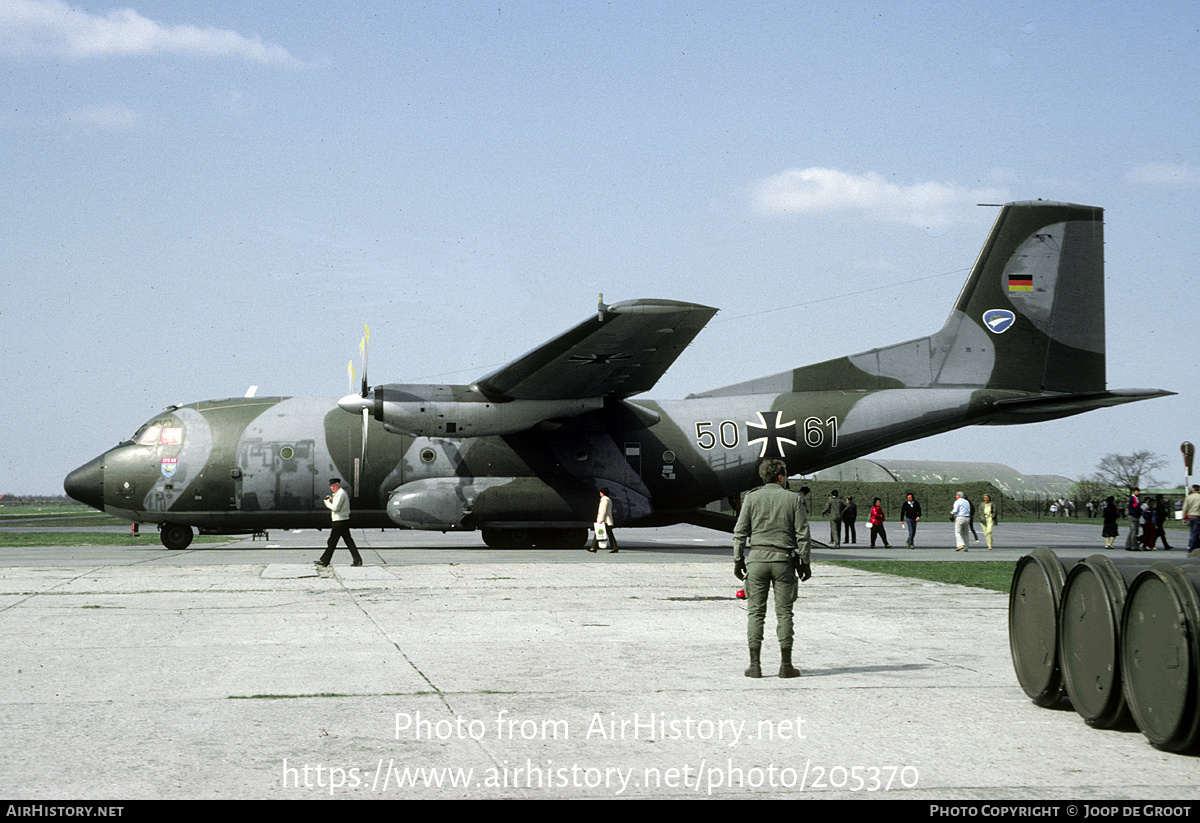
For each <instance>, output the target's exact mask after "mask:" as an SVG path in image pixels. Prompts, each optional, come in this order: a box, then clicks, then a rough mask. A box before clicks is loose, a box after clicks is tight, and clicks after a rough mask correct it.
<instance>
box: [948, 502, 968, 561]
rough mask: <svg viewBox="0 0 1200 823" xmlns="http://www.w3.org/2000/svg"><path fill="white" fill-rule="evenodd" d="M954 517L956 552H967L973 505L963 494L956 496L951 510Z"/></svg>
mask: <svg viewBox="0 0 1200 823" xmlns="http://www.w3.org/2000/svg"><path fill="white" fill-rule="evenodd" d="M950 514H952V515H953V516H954V540H955V542H956V543H957V544H958V548H957V549H955V551H956V552H965V551H966V550H967V526H968V525H969V524H970V523H971V504H970V503H968V502H967V499H966V498H965V497H963V493H962V492H958V493H956V494H955V500H954V508H952V509H951V510H950Z"/></svg>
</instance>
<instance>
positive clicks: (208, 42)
mask: <svg viewBox="0 0 1200 823" xmlns="http://www.w3.org/2000/svg"><path fill="white" fill-rule="evenodd" d="M0 54H8V55H18V56H36V57H68V58H76V59H86V58H89V57H110V56H127V55H147V54H184V55H192V56H196V57H229V58H235V59H239V60H250V61H253V62H257V63H272V64H278V65H299V63H300V61H299V60H297V59H296V58H295V57H293V56H292V55H291V54H289V53H288V51H287V50H286V49H284V48H283V47H281V46H276V45H273V44H271V43H265V42H263V40H262V39H261V38H259V37H257V36H253V37H248V36H246V35H242V34H238V33H237V32H235V31H229V30H226V29H216V28H201V27H199V26H191V25H176V26H172V25H167V24H164V23H158V22H155V21H154V20H149V19H147V18H145V17H142V16H141V15H140V14H138V13H137V12H136V11H134V10H133V9H119V10H117V11H112V12H109V13H108V14H107V15H106V16H100V15H98V14H92V13H89V12H86V11H81V10H79V9H73V8H71V7H70V6H68V5H67V4H66V3H65V2H62V0H0Z"/></svg>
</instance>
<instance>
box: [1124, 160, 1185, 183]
mask: <svg viewBox="0 0 1200 823" xmlns="http://www.w3.org/2000/svg"><path fill="white" fill-rule="evenodd" d="M1125 181H1126V182H1127V183H1135V184H1138V185H1143V186H1171V187H1175V188H1192V187H1194V186H1200V168H1197V167H1196V166H1192V165H1188V164H1187V163H1143V164H1141V165H1140V166H1134V167H1133V168H1132V169H1130V170H1129V171H1127V172H1125Z"/></svg>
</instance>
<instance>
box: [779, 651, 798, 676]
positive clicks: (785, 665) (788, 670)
mask: <svg viewBox="0 0 1200 823" xmlns="http://www.w3.org/2000/svg"><path fill="white" fill-rule="evenodd" d="M779 656H780V658H781V659H780V661H779V676H780V677H799V676H800V670H799V669H797V668H796V667H795V666H793V665H792V650H791V649H780V650H779Z"/></svg>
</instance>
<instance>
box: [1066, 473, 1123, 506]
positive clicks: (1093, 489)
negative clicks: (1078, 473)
mask: <svg viewBox="0 0 1200 823" xmlns="http://www.w3.org/2000/svg"><path fill="white" fill-rule="evenodd" d="M1116 491H1117V490H1116V489H1113V487H1112V485H1111V484H1109V483H1107V482H1105V480H1104V479H1103V478H1102V477H1100V475H1098V474H1093V475H1091V476H1089V477H1081V478H1079V479H1078V480H1076V481H1075V502H1076V503H1079V504H1081V505H1087V502H1088V501H1089V500H1095V501H1100V500H1103V499H1104V498H1106V497H1108V496H1109V495H1110V494H1114V493H1115V492H1116Z"/></svg>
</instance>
